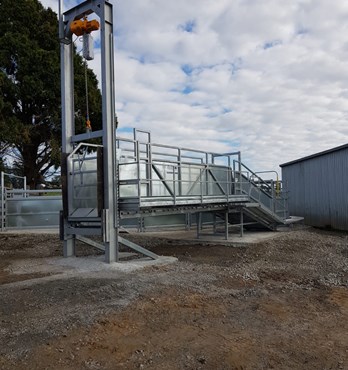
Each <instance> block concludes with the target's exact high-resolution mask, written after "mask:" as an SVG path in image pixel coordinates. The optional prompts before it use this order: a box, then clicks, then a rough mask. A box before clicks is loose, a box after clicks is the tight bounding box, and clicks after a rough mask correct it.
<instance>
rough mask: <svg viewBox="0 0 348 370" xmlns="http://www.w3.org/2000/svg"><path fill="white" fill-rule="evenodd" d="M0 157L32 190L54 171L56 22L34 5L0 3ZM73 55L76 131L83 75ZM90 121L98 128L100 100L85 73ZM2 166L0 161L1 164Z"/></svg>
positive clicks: (80, 123) (82, 108)
mask: <svg viewBox="0 0 348 370" xmlns="http://www.w3.org/2000/svg"><path fill="white" fill-rule="evenodd" d="M0 11H1V20H0V45H1V48H0V155H1V158H2V159H3V158H5V155H7V156H12V157H11V158H12V159H10V161H9V162H10V163H11V166H12V167H13V170H14V171H15V172H17V174H18V175H25V176H27V179H28V183H29V184H30V187H31V188H35V187H36V185H37V184H38V183H39V182H41V181H42V179H43V178H45V177H46V176H47V175H48V174H49V171H50V169H52V168H58V166H59V162H60V141H61V121H60V112H61V104H60V101H61V98H60V43H59V40H58V19H57V15H56V13H54V12H53V11H52V10H51V9H50V8H48V9H45V8H44V7H43V6H42V5H41V3H40V2H39V1H38V0H16V1H12V0H0ZM84 68H85V66H84V61H83V59H82V57H81V56H80V55H79V54H78V53H76V51H75V55H74V75H75V93H74V96H75V109H76V112H75V126H76V131H77V132H83V131H84V128H85V114H86V97H85V80H84V78H85V70H84ZM87 75H88V86H89V106H90V116H91V121H92V123H93V125H94V128H98V127H99V126H100V124H101V95H100V91H99V90H98V82H97V78H96V76H95V74H94V73H93V71H91V70H90V69H88V70H87ZM1 162H3V161H1Z"/></svg>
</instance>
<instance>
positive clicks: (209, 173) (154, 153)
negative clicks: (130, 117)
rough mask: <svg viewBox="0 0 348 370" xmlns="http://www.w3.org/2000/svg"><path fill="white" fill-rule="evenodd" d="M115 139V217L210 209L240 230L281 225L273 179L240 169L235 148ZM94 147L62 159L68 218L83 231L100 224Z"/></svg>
mask: <svg viewBox="0 0 348 370" xmlns="http://www.w3.org/2000/svg"><path fill="white" fill-rule="evenodd" d="M116 143H117V168H118V171H116V172H117V174H118V179H117V184H118V186H117V189H114V190H115V192H117V193H118V197H117V198H118V217H117V218H118V219H126V218H134V217H139V218H141V217H149V216H161V215H170V214H196V219H197V220H199V219H200V214H201V213H203V212H210V213H212V214H214V215H217V216H218V217H220V218H222V219H224V220H225V222H226V220H227V221H228V222H232V223H235V221H236V215H238V216H237V219H238V222H237V223H238V224H239V225H240V227H241V229H242V228H243V226H244V223H245V222H246V221H245V220H247V221H248V223H250V220H252V221H253V222H257V223H259V224H261V225H263V226H265V227H267V228H269V229H271V230H274V229H275V228H276V226H277V225H279V224H285V223H286V219H287V217H288V215H287V202H286V197H285V196H284V194H283V193H282V192H281V191H277V184H276V182H275V181H274V182H273V181H271V182H269V181H268V182H266V181H263V180H262V179H261V178H260V177H259V176H258V175H257V174H255V173H254V172H253V171H251V170H250V169H249V168H248V167H246V166H245V165H244V164H243V163H242V162H241V155H240V152H234V153H224V154H218V153H211V152H204V151H199V150H192V149H187V148H179V147H174V146H169V145H163V144H154V143H152V142H151V135H150V133H149V132H145V131H139V130H134V132H133V138H119V137H118V138H117V139H116ZM95 149H97V146H95V145H91V144H84V143H80V144H79V145H78V146H77V147H76V148H75V150H74V151H73V152H72V154H71V155H70V156H69V157H68V170H69V172H70V173H71V180H70V181H71V186H72V187H73V189H74V191H73V192H72V194H73V196H72V197H71V198H70V199H69V203H70V206H69V209H72V210H73V211H72V212H71V214H70V215H69V221H70V222H76V225H78V224H79V226H80V225H81V223H86V222H87V223H88V228H86V234H88V233H89V232H90V231H87V230H89V229H90V227H91V226H93V225H94V226H95V227H97V228H98V227H100V223H99V221H100V217H102V216H101V212H100V211H101V210H102V209H103V205H102V188H103V187H102V186H101V183H100V182H101V181H100V179H102V173H101V171H102V166H101V165H98V163H102V159H101V158H100V152H101V151H95ZM93 150H94V151H93ZM98 153H99V154H98ZM221 215H222V216H221ZM214 217H215V216H214ZM243 217H245V220H244V221H243ZM228 222H226V224H227V223H228ZM197 224H199V221H197Z"/></svg>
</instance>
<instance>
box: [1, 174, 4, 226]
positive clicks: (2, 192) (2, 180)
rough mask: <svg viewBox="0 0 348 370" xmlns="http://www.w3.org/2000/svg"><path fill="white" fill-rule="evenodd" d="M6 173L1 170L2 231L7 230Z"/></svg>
mask: <svg viewBox="0 0 348 370" xmlns="http://www.w3.org/2000/svg"><path fill="white" fill-rule="evenodd" d="M4 197H5V174H4V172H3V171H1V231H4V230H5V200H4Z"/></svg>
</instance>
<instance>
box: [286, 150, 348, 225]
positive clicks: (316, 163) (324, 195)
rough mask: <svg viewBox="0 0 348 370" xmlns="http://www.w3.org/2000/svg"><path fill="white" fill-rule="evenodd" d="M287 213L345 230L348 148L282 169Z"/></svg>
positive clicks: (347, 212)
mask: <svg viewBox="0 0 348 370" xmlns="http://www.w3.org/2000/svg"><path fill="white" fill-rule="evenodd" d="M282 178H283V182H284V187H285V188H286V189H287V190H288V191H289V212H290V214H292V215H297V216H303V217H304V219H305V223H306V224H308V225H312V226H319V227H327V226H330V227H333V228H335V229H339V230H348V197H347V189H348V148H347V149H344V150H340V151H334V152H329V153H327V154H325V155H321V156H318V157H312V158H309V159H307V160H305V161H301V162H294V163H293V164H290V165H287V166H285V167H283V168H282Z"/></svg>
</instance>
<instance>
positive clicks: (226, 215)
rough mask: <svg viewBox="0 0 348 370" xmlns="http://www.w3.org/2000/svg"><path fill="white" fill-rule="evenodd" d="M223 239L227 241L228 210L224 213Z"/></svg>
mask: <svg viewBox="0 0 348 370" xmlns="http://www.w3.org/2000/svg"><path fill="white" fill-rule="evenodd" d="M225 239H226V240H228V209H226V211H225Z"/></svg>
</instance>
